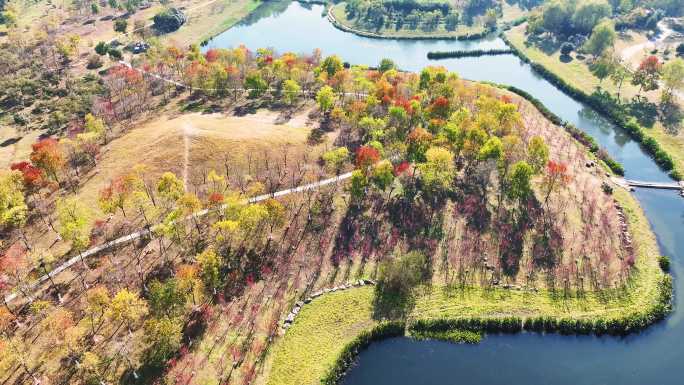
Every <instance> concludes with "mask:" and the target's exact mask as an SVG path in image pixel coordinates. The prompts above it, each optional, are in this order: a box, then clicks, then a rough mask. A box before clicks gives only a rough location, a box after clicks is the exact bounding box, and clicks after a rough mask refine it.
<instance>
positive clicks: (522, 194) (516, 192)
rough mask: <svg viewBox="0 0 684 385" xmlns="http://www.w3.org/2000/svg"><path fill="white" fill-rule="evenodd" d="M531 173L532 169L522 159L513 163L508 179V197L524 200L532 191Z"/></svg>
mask: <svg viewBox="0 0 684 385" xmlns="http://www.w3.org/2000/svg"><path fill="white" fill-rule="evenodd" d="M532 175H534V169H533V168H532V166H530V165H529V164H528V163H527V162H525V161H524V160H521V161H519V162H517V163H515V164H513V166H512V167H511V173H510V176H509V181H508V191H507V193H508V194H507V195H508V197H509V198H510V199H512V200H519V201H524V200H526V199H527V198H528V197H529V196H530V194H531V193H532V187H531V185H530V182H531V180H532Z"/></svg>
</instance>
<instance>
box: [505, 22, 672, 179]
mask: <svg viewBox="0 0 684 385" xmlns="http://www.w3.org/2000/svg"><path fill="white" fill-rule="evenodd" d="M506 37H507V38H508V40H509V41H510V42H511V44H513V45H514V46H515V47H516V48H517V49H519V50H521V51H522V52H524V53H525V55H526V56H527V57H529V58H530V60H532V61H534V62H536V63H539V64H541V65H543V66H544V67H546V68H547V69H548V70H550V71H552V72H553V73H555V74H556V75H558V76H560V77H561V78H563V80H565V81H566V82H568V83H569V84H572V85H574V86H576V87H578V88H580V89H581V90H582V91H584V92H586V93H588V94H590V93H592V92H593V91H594V90H595V89H596V87H597V86H598V85H599V80H598V79H597V78H596V77H595V76H594V75H593V74H592V73H591V72H590V71H589V67H588V66H587V64H586V63H585V62H584V61H579V60H577V59H573V60H572V61H570V62H569V63H563V62H562V61H561V60H560V53H559V52H555V53H553V54H552V55H547V54H546V53H545V52H544V51H542V50H540V49H539V48H536V47H534V46H527V45H526V40H527V39H526V37H525V25H524V24H523V25H521V26H518V27H515V28H511V29H510V30H509V31H507V32H506ZM625 83H626V84H623V86H622V90H621V96H622V97H624V98H632V97H633V96H635V95H637V93H638V91H639V89H638V87H636V86H633V85H631V84H629V83H627V82H625ZM601 87H602V88H603V89H605V90H608V91H610V92H611V93H613V94H615V93H616V92H617V87H616V86H615V85H614V84H613V83H612V82H610V80H608V79H606V80H604V81H603V82H602V83H601ZM644 95H646V96H647V97H648V99H649V100H651V101H657V100H658V98H659V91H657V90H656V91H652V92H649V93H648V94H644ZM646 132H647V133H649V134H650V135H651V136H653V138H654V139H655V140H657V141H658V143H660V144H661V145H662V146H663V149H664V150H665V151H667V152H668V153H669V154H670V155H671V156H672V158H673V160H674V161H675V168H676V169H677V170H679V171H680V172H682V171H684V130H682V129H680V130H679V132H678V133H676V134H674V135H672V134H669V133H667V132H666V131H665V128H664V127H663V125H662V124H661V123H660V122H656V124H654V125H653V127H650V128H647V130H646Z"/></svg>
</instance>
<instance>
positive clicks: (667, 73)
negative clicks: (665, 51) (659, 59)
mask: <svg viewBox="0 0 684 385" xmlns="http://www.w3.org/2000/svg"><path fill="white" fill-rule="evenodd" d="M662 71H663V75H662V78H663V83H664V85H665V90H664V92H663V96H662V98H663V100H664V101H666V102H667V101H670V100H671V99H672V95H673V94H674V92H676V91H680V90H682V89H684V59H682V58H676V59H673V60H670V61H669V62H667V63H665V65H663V70H662Z"/></svg>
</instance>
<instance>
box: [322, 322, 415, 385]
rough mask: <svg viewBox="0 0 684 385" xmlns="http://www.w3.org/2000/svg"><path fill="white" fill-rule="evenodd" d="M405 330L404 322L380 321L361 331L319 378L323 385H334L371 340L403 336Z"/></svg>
mask: <svg viewBox="0 0 684 385" xmlns="http://www.w3.org/2000/svg"><path fill="white" fill-rule="evenodd" d="M405 330H406V324H405V323H404V322H396V321H389V322H382V323H381V324H379V325H378V326H376V327H374V328H373V329H371V330H368V331H363V332H361V333H360V334H359V335H358V336H357V337H356V338H355V339H354V340H353V341H352V342H350V343H348V344H347V345H346V346H345V347H344V348H343V349H342V352H341V353H340V355H339V356H338V357H337V360H336V361H335V363H334V364H333V366H332V368H330V369H329V370H328V373H327V374H326V375H325V376H324V377H323V378H322V379H321V383H322V384H325V385H335V384H337V383H339V381H340V380H341V379H342V377H343V376H344V373H345V372H346V371H347V369H349V367H350V366H351V365H352V364H353V363H354V360H355V359H356V356H357V355H358V354H359V352H360V351H361V350H363V349H365V348H366V347H368V345H370V344H371V342H374V341H379V340H383V339H386V338H391V337H398V336H403V335H404V333H405Z"/></svg>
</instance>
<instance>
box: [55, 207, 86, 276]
mask: <svg viewBox="0 0 684 385" xmlns="http://www.w3.org/2000/svg"><path fill="white" fill-rule="evenodd" d="M56 211H57V220H58V221H59V224H58V226H57V231H58V232H59V235H60V236H61V237H62V238H63V239H64V240H66V241H69V242H71V247H72V248H73V249H74V250H76V251H77V252H79V253H80V252H82V251H83V250H85V248H86V247H88V245H89V244H90V230H91V228H92V221H91V218H92V211H91V210H90V209H89V208H88V206H86V205H85V204H84V203H83V202H82V201H81V200H79V199H77V198H66V199H58V200H57V209H56ZM84 263H85V262H84Z"/></svg>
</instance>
